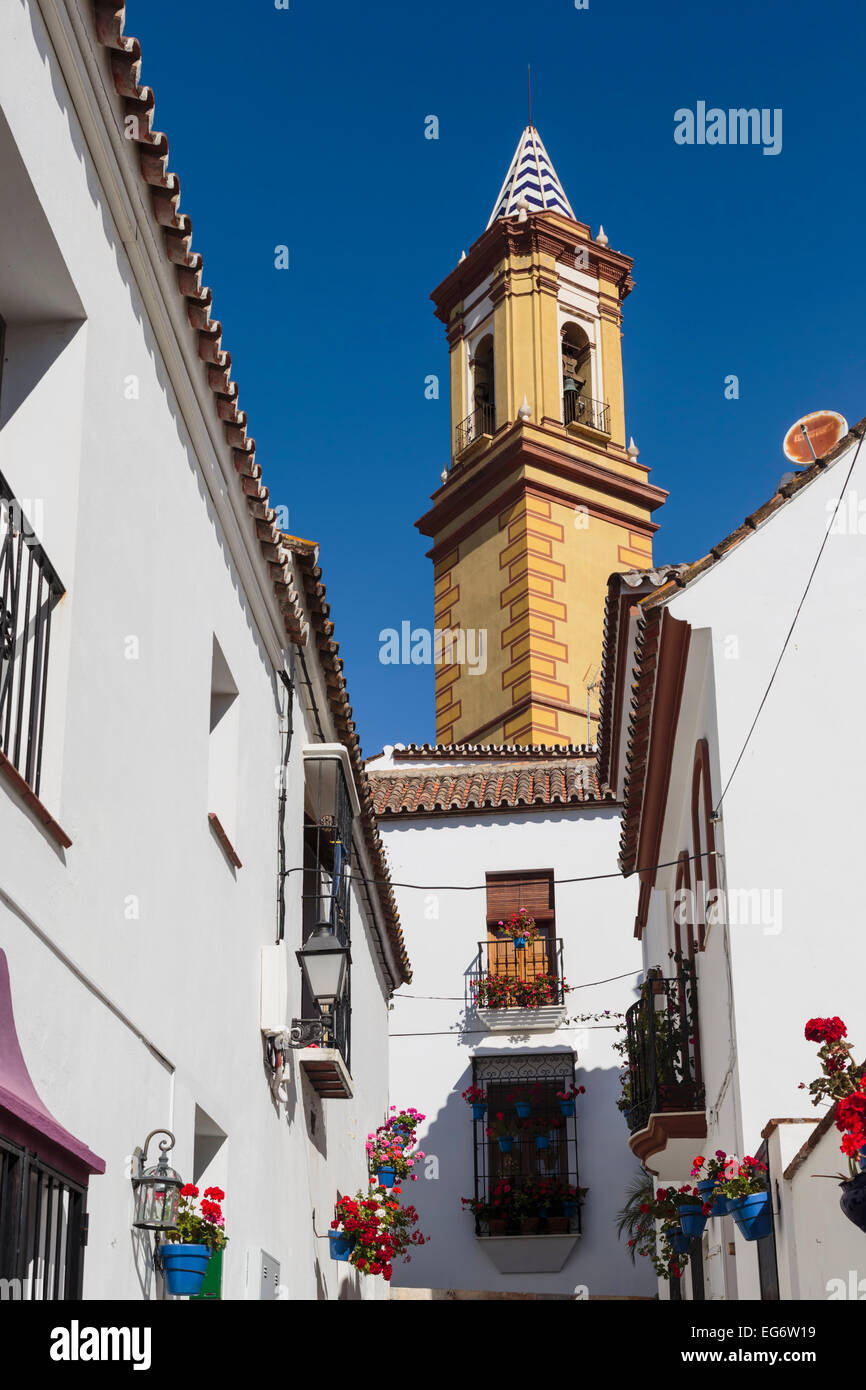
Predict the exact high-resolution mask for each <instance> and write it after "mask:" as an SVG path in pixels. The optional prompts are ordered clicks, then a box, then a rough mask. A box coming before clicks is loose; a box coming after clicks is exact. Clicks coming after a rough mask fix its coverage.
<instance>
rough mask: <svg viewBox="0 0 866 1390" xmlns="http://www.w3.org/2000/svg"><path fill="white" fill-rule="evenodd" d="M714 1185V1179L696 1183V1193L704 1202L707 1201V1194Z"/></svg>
mask: <svg viewBox="0 0 866 1390" xmlns="http://www.w3.org/2000/svg"><path fill="white" fill-rule="evenodd" d="M715 1185H716V1182H715V1179H714V1178H705V1179H704V1181H703V1182H699V1183H698V1185H697V1187H698V1192H700V1194H701V1196H702V1197H703V1199H704V1201H705V1202H706V1201H707V1200H708V1198H707V1193H708V1192H712V1190H713V1188H714V1187H715Z"/></svg>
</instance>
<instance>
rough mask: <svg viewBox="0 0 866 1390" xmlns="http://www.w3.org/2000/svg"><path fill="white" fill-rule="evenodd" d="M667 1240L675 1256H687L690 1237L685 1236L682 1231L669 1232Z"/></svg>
mask: <svg viewBox="0 0 866 1390" xmlns="http://www.w3.org/2000/svg"><path fill="white" fill-rule="evenodd" d="M668 1240H669V1241H670V1243H671V1249H672V1250H673V1252H674V1254H675V1255H687V1254H688V1253H689V1246H690V1245H691V1243H692V1242H691V1237H690V1236H687V1235H686V1234H685V1232H684V1231H669V1232H668Z"/></svg>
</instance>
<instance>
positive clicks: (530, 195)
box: [487, 125, 577, 227]
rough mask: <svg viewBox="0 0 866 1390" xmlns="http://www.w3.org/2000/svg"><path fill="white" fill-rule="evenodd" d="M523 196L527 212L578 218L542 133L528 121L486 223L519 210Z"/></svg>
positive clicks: (510, 215)
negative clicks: (549, 213)
mask: <svg viewBox="0 0 866 1390" xmlns="http://www.w3.org/2000/svg"><path fill="white" fill-rule="evenodd" d="M522 198H525V199H526V203H527V205H528V210H529V211H530V212H544V211H548V212H560V213H562V215H563V216H564V217H570V218H571V219H572V220H573V221H576V220H577V219H576V218H575V216H574V213H573V212H572V210H571V204H570V203H569V201H568V199H567V198H566V196H565V191H564V189H563V187H562V184H561V183H560V182H559V179H558V178H557V176H556V170H555V169H554V167H553V165H552V163H551V162H550V156H549V154H548V153H547V150H546V149H545V148H544V144H543V142H542V139H541V136H540V135H539V133H538V131H537V130H536V129H535V126H532V125H528V126H527V127H526V129H525V130H524V132H523V134H522V135H521V137H520V143H519V144H518V146H517V149H516V151H515V154H514V158H513V159H512V161H511V167H510V169H509V170H508V173H507V174H506V176H505V182H504V184H503V185H502V188H501V190H500V192H499V197H498V198H497V199H496V203H495V206H494V208H493V212H492V213H491V214H490V221H489V222H488V223H487V226H488V227H492V225H493V223H494V222H495V221H496V219H497V218H498V217H513V216H515V215H516V214H517V213H519V211H520V207H519V205H518V204H519V201H520V200H521V199H522Z"/></svg>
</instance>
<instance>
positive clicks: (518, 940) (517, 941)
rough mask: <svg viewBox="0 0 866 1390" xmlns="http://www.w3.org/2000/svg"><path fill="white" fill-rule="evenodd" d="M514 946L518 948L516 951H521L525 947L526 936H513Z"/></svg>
mask: <svg viewBox="0 0 866 1390" xmlns="http://www.w3.org/2000/svg"><path fill="white" fill-rule="evenodd" d="M514 946H515V950H518V951H523V950H525V949H526V937H525V936H515V938H514Z"/></svg>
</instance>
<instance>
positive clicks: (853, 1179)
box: [800, 1017, 866, 1231]
mask: <svg viewBox="0 0 866 1390" xmlns="http://www.w3.org/2000/svg"><path fill="white" fill-rule="evenodd" d="M847 1036H848V1030H847V1028H846V1027H845V1024H844V1023H843V1022H842V1020H841V1018H838V1017H833V1018H810V1019H809V1022H808V1023H807V1024H806V1038H807V1039H808V1041H809V1042H819V1043H820V1044H821V1046H820V1048H819V1049H818V1056H819V1058H820V1059H821V1075H820V1076H819V1077H818V1079H817V1080H816V1081H813V1082H811V1084H810V1086H809V1091H810V1094H811V1096H812V1104H813V1105H819V1104H820V1103H821V1102H822V1101H831V1102H834V1103H835V1106H836V1113H835V1121H836V1128H837V1129H838V1130H839V1132H840V1134H841V1135H842V1143H841V1144H840V1146H839V1147H840V1149H841V1151H842V1153H843V1154H844V1155H845V1157H846V1158H847V1160H848V1176H847V1177H845V1175H844V1174H842V1173H840V1174H839V1175H838V1176H839V1186H840V1187H841V1188H842V1196H841V1197H840V1199H839V1205H840V1207H841V1208H842V1211H843V1212H844V1214H845V1216H847V1218H848V1220H849V1221H852V1222H853V1223H854V1225H855V1226H857V1227H859V1229H860V1230H861V1231H866V1073H864V1072H863V1069H862V1067H860V1066H859V1065H858V1064H857V1063H856V1062H855V1061H854V1059H853V1057H852V1055H851V1054H852V1047H851V1044H850V1043H848V1042H845V1041H843V1040H844V1039H845V1038H846V1037H847ZM800 1084H801V1086H803V1085H804V1083H803V1082H801V1083H800ZM858 1170H859V1171H858Z"/></svg>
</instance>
